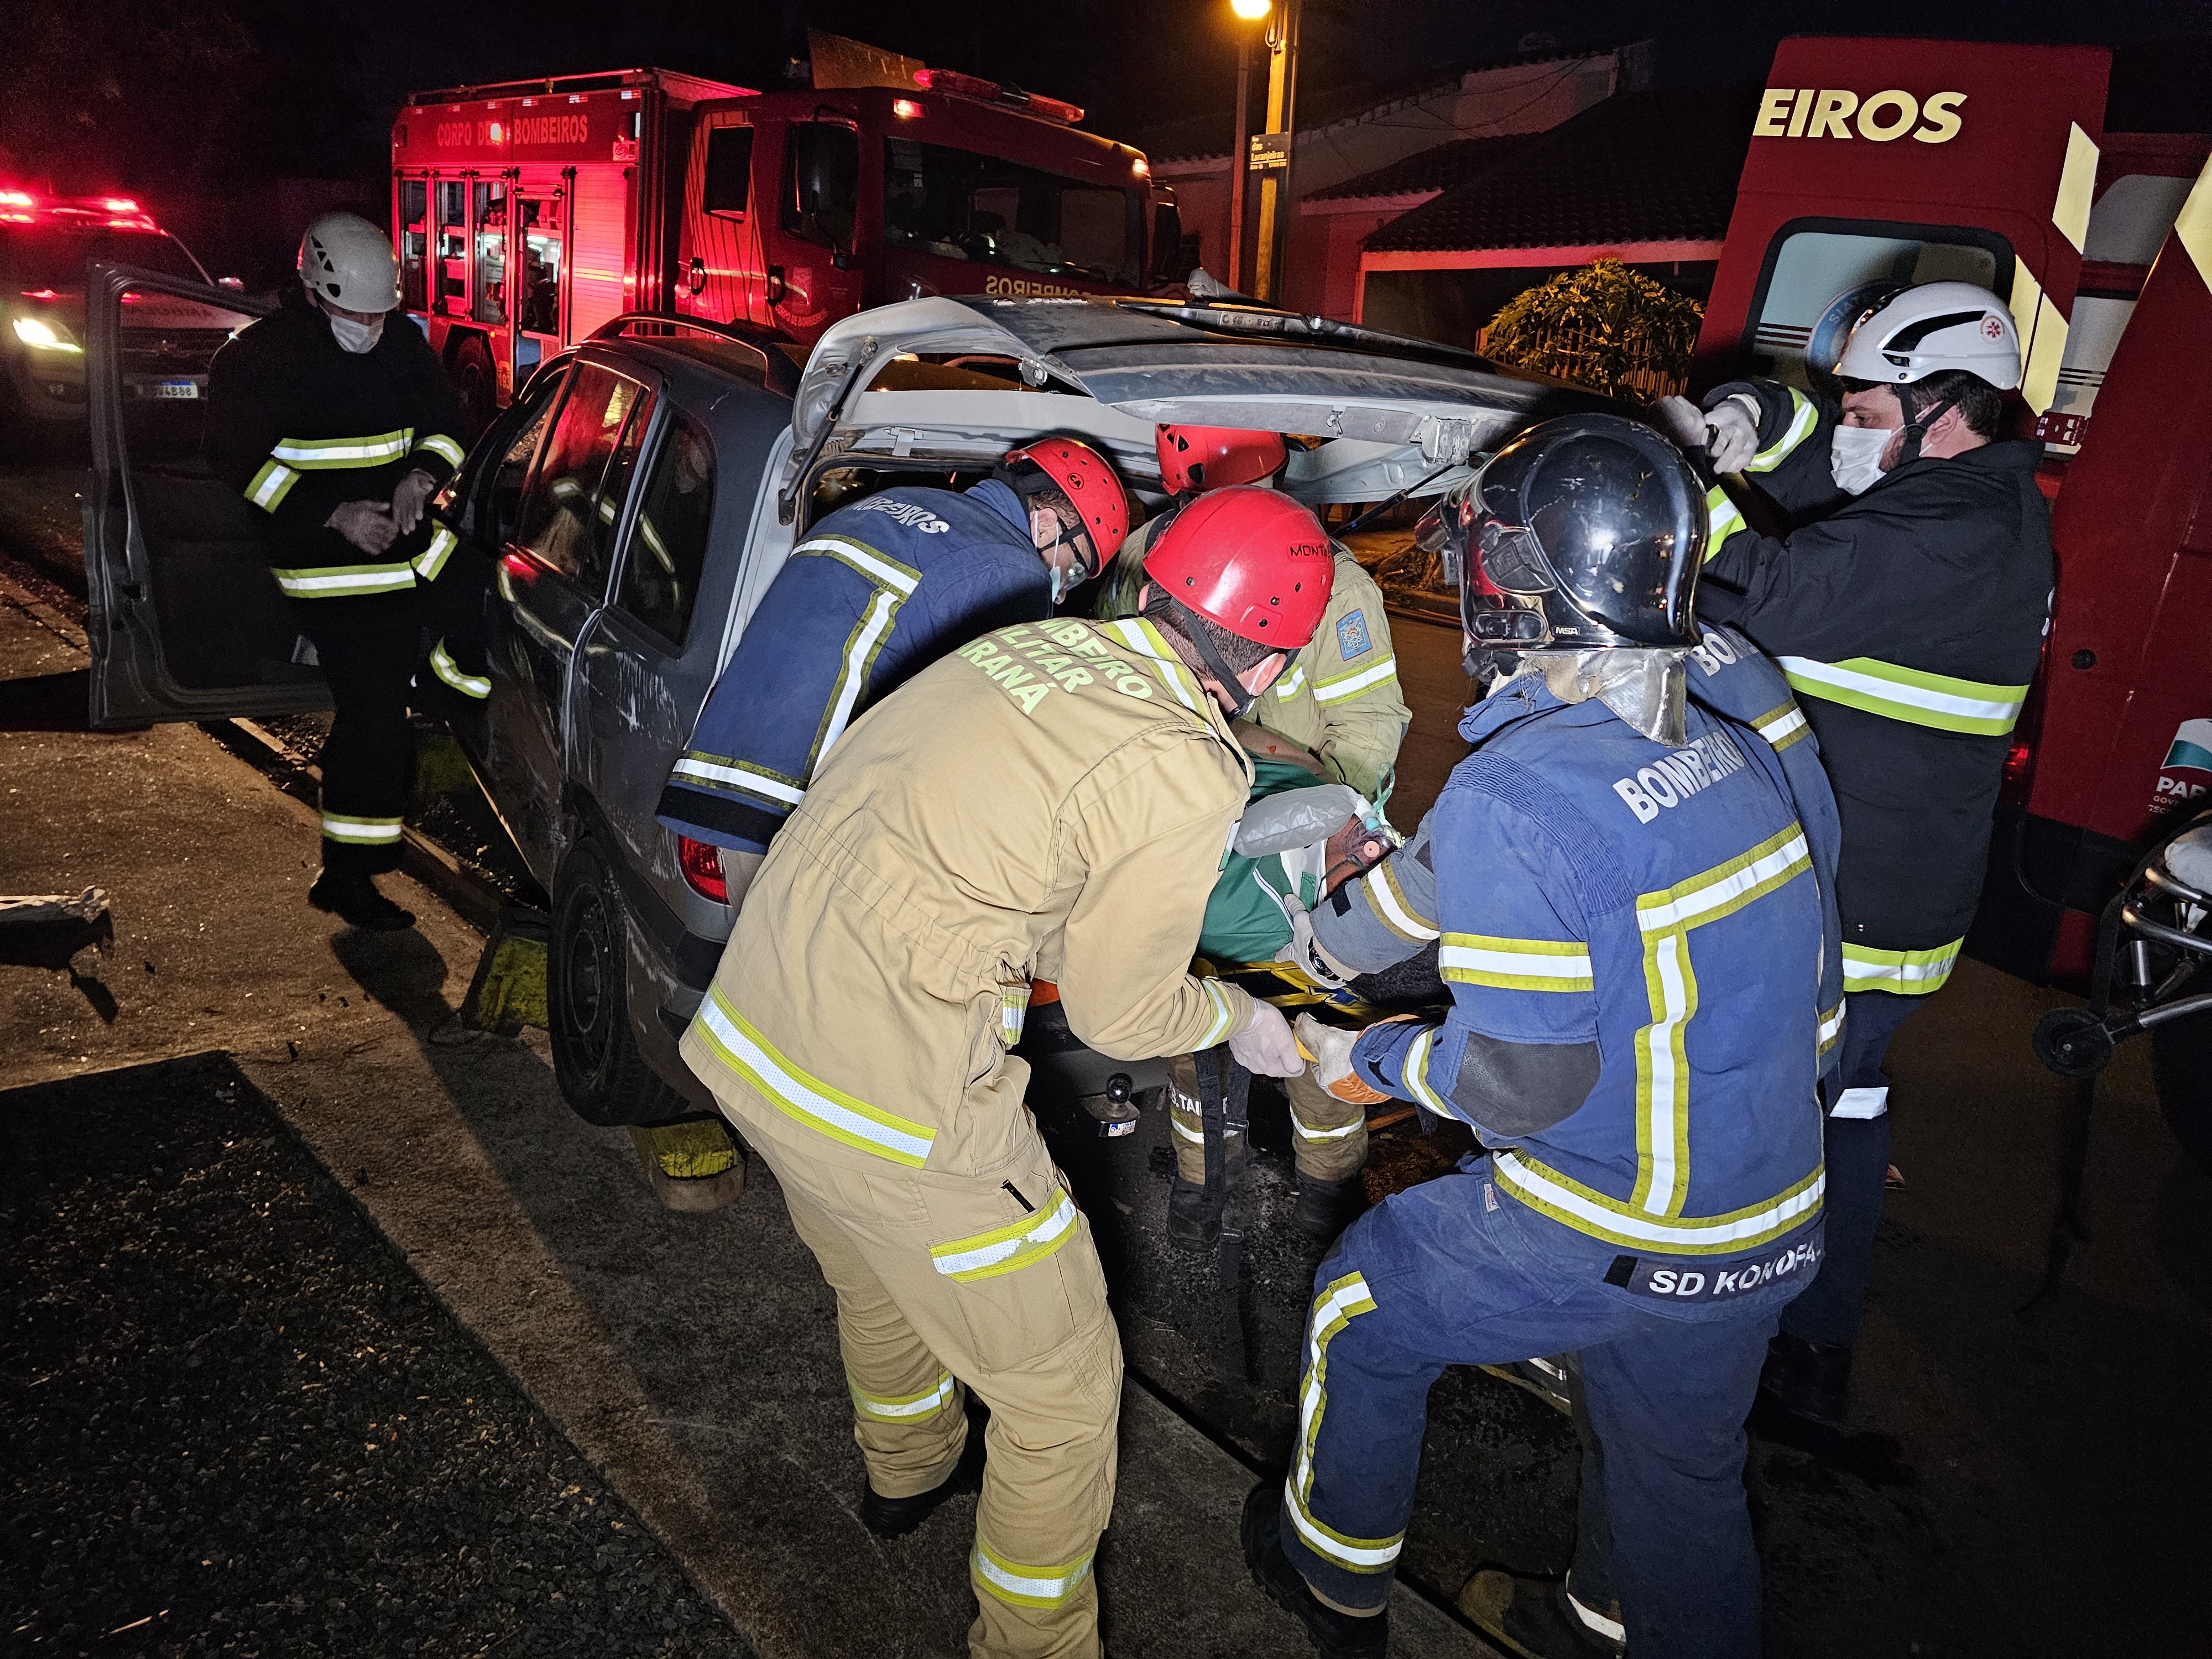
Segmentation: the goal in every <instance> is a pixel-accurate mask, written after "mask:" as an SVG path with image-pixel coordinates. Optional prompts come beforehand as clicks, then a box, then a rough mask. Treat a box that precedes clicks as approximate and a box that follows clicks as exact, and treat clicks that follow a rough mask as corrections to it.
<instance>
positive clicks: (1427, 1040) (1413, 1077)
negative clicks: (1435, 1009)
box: [1398, 1025, 1459, 1117]
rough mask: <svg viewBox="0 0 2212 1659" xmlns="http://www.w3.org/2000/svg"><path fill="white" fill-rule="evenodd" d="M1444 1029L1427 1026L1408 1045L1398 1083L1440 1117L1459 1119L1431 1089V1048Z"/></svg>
mask: <svg viewBox="0 0 2212 1659" xmlns="http://www.w3.org/2000/svg"><path fill="white" fill-rule="evenodd" d="M1442 1029H1443V1028H1442V1027H1441V1026H1437V1025H1425V1026H1423V1027H1422V1028H1421V1034H1420V1036H1417V1037H1415V1038H1414V1039H1413V1041H1412V1042H1409V1043H1407V1045H1406V1059H1405V1063H1404V1064H1402V1065H1401V1066H1399V1068H1398V1081H1399V1082H1401V1083H1402V1084H1404V1085H1406V1090H1407V1093H1409V1094H1411V1095H1412V1096H1413V1098H1414V1099H1416V1100H1418V1101H1419V1102H1420V1103H1421V1104H1422V1105H1424V1106H1425V1107H1427V1108H1428V1109H1430V1110H1431V1111H1432V1112H1434V1113H1435V1114H1436V1115H1437V1116H1438V1117H1457V1116H1458V1115H1459V1114H1458V1113H1457V1112H1455V1111H1454V1110H1452V1109H1451V1108H1450V1107H1449V1106H1448V1105H1446V1104H1445V1103H1444V1102H1443V1099H1442V1098H1441V1097H1439V1096H1438V1095H1437V1091H1435V1090H1434V1089H1431V1087H1429V1048H1430V1045H1431V1044H1432V1043H1433V1042H1435V1041H1436V1040H1437V1032H1438V1031H1439V1030H1442Z"/></svg>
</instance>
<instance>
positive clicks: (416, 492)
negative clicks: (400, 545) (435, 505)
mask: <svg viewBox="0 0 2212 1659" xmlns="http://www.w3.org/2000/svg"><path fill="white" fill-rule="evenodd" d="M437 493H438V486H437V484H436V483H434V482H433V481H432V479H431V477H430V475H429V474H428V473H427V472H425V471H422V469H421V468H419V467H417V468H416V470H415V471H411V472H410V473H409V474H408V475H407V476H406V477H404V478H402V479H401V480H400V481H399V484H398V488H397V489H394V490H393V491H392V523H394V524H396V525H398V526H399V533H400V534H401V535H403V536H407V535H412V534H413V533H414V530H415V526H416V525H418V524H420V523H422V503H423V502H425V501H428V500H429V499H430V497H431V496H433V495H436V494H437Z"/></svg>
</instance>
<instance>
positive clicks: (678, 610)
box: [615, 414, 714, 647]
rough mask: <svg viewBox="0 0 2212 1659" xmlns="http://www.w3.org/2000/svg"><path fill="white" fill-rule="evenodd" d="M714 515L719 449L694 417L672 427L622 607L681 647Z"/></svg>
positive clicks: (644, 504)
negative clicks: (716, 453) (716, 461)
mask: <svg viewBox="0 0 2212 1659" xmlns="http://www.w3.org/2000/svg"><path fill="white" fill-rule="evenodd" d="M713 520H714V445H713V444H712V443H711V442H709V441H708V437H707V435H706V434H705V433H704V432H703V431H702V430H701V429H700V428H699V427H698V426H697V425H696V423H695V422H693V421H692V420H691V419H690V417H689V416H684V415H680V414H679V415H677V416H674V418H673V419H672V420H671V421H670V422H669V423H668V430H667V432H666V434H665V436H664V437H663V438H662V440H661V443H660V448H659V453H658V454H657V455H655V456H654V458H653V471H652V473H651V475H650V477H647V480H646V485H645V494H644V495H643V497H642V498H641V500H640V501H639V503H638V509H637V522H636V525H635V527H634V528H633V529H632V530H631V532H630V538H629V554H628V556H626V557H625V558H624V559H623V573H622V581H621V583H620V585H619V586H618V587H617V592H616V595H615V603H616V605H617V606H618V607H619V608H620V609H622V610H623V611H626V612H628V613H629V615H630V616H632V617H635V618H636V619H637V620H638V621H640V622H641V623H644V624H645V625H646V626H647V627H648V628H650V629H653V632H654V633H656V634H659V635H660V636H661V637H662V638H663V639H665V640H666V641H668V642H669V643H670V644H671V645H673V646H677V647H682V645H683V644H684V635H686V634H688V633H689V632H690V627H691V609H692V606H693V605H694V604H695V603H696V601H697V599H698V596H699V572H700V569H701V568H702V566H703V565H704V564H705V563H706V562H707V532H708V526H710V525H711V524H712V522H713Z"/></svg>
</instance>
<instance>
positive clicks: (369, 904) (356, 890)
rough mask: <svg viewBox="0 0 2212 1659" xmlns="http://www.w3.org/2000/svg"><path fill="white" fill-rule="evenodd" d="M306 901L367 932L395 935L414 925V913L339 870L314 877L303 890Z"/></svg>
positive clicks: (369, 882)
mask: <svg viewBox="0 0 2212 1659" xmlns="http://www.w3.org/2000/svg"><path fill="white" fill-rule="evenodd" d="M307 902H308V903H310V904H312V905H313V906H314V907H315V908H317V909H318V910H326V911H328V912H329V913H330V914H331V915H334V916H336V917H337V919H338V920H339V921H343V922H344V923H345V924H346V925H347V926H348V927H361V928H366V929H368V931H369V932H371V933H398V931H399V930H400V929H401V928H403V927H413V926H414V925H415V913H414V912H413V911H412V910H403V909H401V908H399V907H398V905H396V904H394V903H393V902H392V901H391V900H390V899H388V898H386V897H385V896H384V895H383V894H381V893H380V892H378V891H377V890H376V883H375V882H374V881H373V880H371V879H370V878H368V877H367V876H365V875H359V874H348V873H347V872H344V871H341V870H330V869H325V871H324V872H322V874H320V875H319V876H317V877H316V878H315V884H314V885H313V887H310V888H309V889H308V890H307Z"/></svg>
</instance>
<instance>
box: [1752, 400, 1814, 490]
mask: <svg viewBox="0 0 2212 1659" xmlns="http://www.w3.org/2000/svg"><path fill="white" fill-rule="evenodd" d="M1818 425H1820V405H1819V404H1815V403H1814V401H1813V400H1812V399H1811V398H1808V397H1807V396H1806V395H1805V394H1804V393H1803V392H1800V391H1798V390H1797V388H1796V386H1791V387H1790V424H1789V426H1788V427H1787V428H1784V431H1783V434H1782V435H1781V436H1780V437H1779V438H1777V439H1776V440H1775V441H1773V442H1772V443H1771V444H1770V445H1768V446H1767V447H1765V449H1762V450H1760V451H1759V453H1757V454H1756V455H1754V456H1753V457H1752V458H1751V459H1749V460H1747V461H1746V462H1745V463H1744V464H1743V470H1744V471H1747V472H1771V471H1774V469H1775V468H1776V467H1778V466H1779V465H1782V463H1783V462H1784V461H1786V460H1788V459H1790V455H1791V454H1792V453H1795V451H1796V447H1797V446H1798V445H1800V444H1802V443H1803V442H1804V441H1805V440H1806V439H1808V438H1809V437H1811V436H1812V435H1813V428H1814V427H1816V426H1818Z"/></svg>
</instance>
